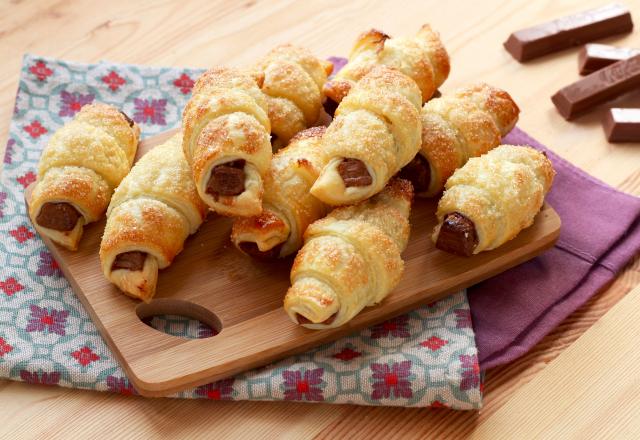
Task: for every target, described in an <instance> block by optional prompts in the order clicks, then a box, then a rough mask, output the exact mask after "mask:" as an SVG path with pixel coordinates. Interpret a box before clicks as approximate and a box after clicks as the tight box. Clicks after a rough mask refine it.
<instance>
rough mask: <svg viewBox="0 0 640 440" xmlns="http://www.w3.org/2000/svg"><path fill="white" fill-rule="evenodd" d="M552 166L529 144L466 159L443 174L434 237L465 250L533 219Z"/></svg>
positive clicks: (440, 244) (490, 244) (496, 240)
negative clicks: (466, 160) (444, 175)
mask: <svg viewBox="0 0 640 440" xmlns="http://www.w3.org/2000/svg"><path fill="white" fill-rule="evenodd" d="M554 175H555V171H554V169H553V166H552V165H551V162H550V161H549V159H547V157H546V156H545V155H544V154H542V153H540V152H539V151H536V150H534V149H533V148H531V147H516V146H513V145H501V146H499V147H497V148H495V149H493V150H491V151H490V152H488V153H486V154H485V155H483V156H480V157H476V158H472V159H470V160H469V161H468V162H467V163H466V164H465V165H464V166H463V167H462V168H460V169H458V170H457V171H456V172H455V173H454V174H453V176H451V177H450V178H449V180H447V183H446V186H445V188H446V190H445V192H444V195H443V196H442V198H441V199H440V202H439V203H438V211H437V217H438V225H437V226H436V228H435V230H434V232H433V241H434V242H435V244H436V247H437V248H438V249H441V250H444V251H447V252H451V253H454V254H457V255H462V256H470V255H473V254H477V253H479V252H482V251H486V250H491V249H495V248H497V247H499V246H501V245H503V244H504V243H506V242H507V241H509V240H511V239H513V238H514V237H516V236H517V235H518V234H519V233H520V231H522V230H523V229H525V228H528V227H529V226H531V225H532V224H533V220H534V218H535V216H536V214H537V213H538V211H540V208H541V207H542V203H543V202H544V197H545V195H546V194H547V192H548V191H549V189H550V188H551V184H552V182H553V177H554Z"/></svg>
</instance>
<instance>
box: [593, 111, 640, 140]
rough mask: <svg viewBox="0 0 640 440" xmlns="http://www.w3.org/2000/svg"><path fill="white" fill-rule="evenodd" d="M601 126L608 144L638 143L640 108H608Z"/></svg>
mask: <svg viewBox="0 0 640 440" xmlns="http://www.w3.org/2000/svg"><path fill="white" fill-rule="evenodd" d="M602 125H603V126H604V132H605V134H606V135H607V139H608V140H609V142H640V108H610V109H609V111H608V112H607V113H606V115H605V118H604V121H603V122H602Z"/></svg>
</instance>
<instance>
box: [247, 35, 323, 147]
mask: <svg viewBox="0 0 640 440" xmlns="http://www.w3.org/2000/svg"><path fill="white" fill-rule="evenodd" d="M256 69H257V70H258V71H260V72H262V73H263V74H264V82H263V84H262V91H263V92H264V93H265V94H266V95H267V103H268V107H269V120H270V121H271V142H272V145H273V150H274V151H277V150H278V149H279V148H281V147H283V146H285V145H287V144H288V142H289V140H290V139H291V138H292V137H293V136H294V135H295V134H296V133H298V132H300V131H302V130H304V129H305V128H307V127H311V126H312V125H314V124H315V123H316V121H318V118H319V116H320V111H321V110H322V99H323V93H322V87H323V86H324V84H325V83H326V82H327V76H328V75H330V74H331V71H332V70H333V64H331V63H330V62H329V61H324V60H321V59H318V58H316V57H315V56H313V54H312V53H311V52H309V51H308V50H307V49H305V48H302V47H297V46H293V45H291V44H284V45H281V46H277V47H276V48H274V49H273V50H271V51H270V52H269V53H268V54H267V55H266V56H265V57H264V58H263V59H262V60H260V61H259V62H258V63H257V64H256Z"/></svg>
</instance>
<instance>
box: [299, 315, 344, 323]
mask: <svg viewBox="0 0 640 440" xmlns="http://www.w3.org/2000/svg"><path fill="white" fill-rule="evenodd" d="M336 316H338V313H337V312H336V313H334V314H333V315H331V316H329V317H328V318H327V319H325V320H324V321H322V322H321V323H320V324H326V325H329V324H331V323H332V322H333V321H335V319H336ZM296 319H297V320H298V324H313V322H311V321H310V320H308V319H307V318H305V317H304V316H302V315H301V314H300V313H296Z"/></svg>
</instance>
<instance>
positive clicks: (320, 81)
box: [29, 25, 555, 329]
mask: <svg viewBox="0 0 640 440" xmlns="http://www.w3.org/2000/svg"><path fill="white" fill-rule="evenodd" d="M332 69H333V66H332V64H331V63H329V62H327V61H324V60H321V59H318V58H316V57H315V56H313V55H312V54H311V53H310V52H309V51H307V50H306V49H304V48H301V47H296V46H293V45H283V46H279V47H277V48H275V49H273V50H272V51H271V52H269V53H268V54H267V55H266V56H265V57H264V58H263V59H262V60H260V61H259V62H258V63H256V64H255V65H254V66H251V67H250V68H246V69H238V68H228V67H216V68H213V69H211V70H209V71H207V72H205V73H204V74H203V75H202V76H201V77H200V78H199V79H198V81H197V82H196V84H195V86H194V88H193V95H192V97H191V99H190V101H189V102H188V104H187V105H186V107H185V109H184V112H183V117H182V130H181V131H180V132H179V133H178V134H176V135H175V136H173V137H172V138H170V139H169V140H168V141H166V142H165V143H164V144H162V145H160V146H157V147H155V148H153V149H152V150H151V151H150V152H148V153H147V154H145V155H144V156H143V157H142V158H141V159H140V160H139V161H137V163H135V165H134V163H133V162H134V157H135V155H136V149H137V145H138V138H139V135H140V129H139V127H138V126H137V125H136V123H135V122H134V121H132V120H131V119H130V118H129V117H128V116H127V115H126V114H124V113H122V112H121V111H119V110H118V109H116V108H114V107H113V106H110V105H106V104H99V103H96V104H91V105H86V106H84V107H83V108H82V109H81V111H80V112H79V113H78V114H77V115H76V116H75V117H74V119H73V120H72V121H70V122H68V123H67V124H65V125H64V126H63V127H62V128H60V129H59V130H58V131H57V132H56V133H55V134H54V135H53V136H52V137H51V138H50V140H49V142H48V145H47V146H46V147H45V149H44V152H43V154H42V158H41V160H40V165H39V170H38V179H37V182H36V184H35V188H34V189H33V193H32V198H31V203H30V206H29V215H30V217H31V219H32V222H33V224H34V225H35V227H36V229H37V230H38V231H39V233H40V234H42V235H44V236H47V237H49V238H50V239H51V240H53V241H54V242H56V243H58V244H59V245H61V246H64V247H66V248H68V249H71V250H75V249H77V246H78V243H79V241H80V239H81V236H82V231H83V227H84V226H85V225H86V224H89V223H91V222H95V221H97V220H99V219H100V218H101V217H102V216H103V215H104V213H105V212H106V215H107V222H106V226H105V229H104V234H103V237H102V242H101V245H100V261H101V265H102V270H103V272H104V275H105V276H106V277H107V279H108V280H109V281H110V282H112V283H113V284H115V285H116V286H118V287H119V288H120V289H121V290H122V291H123V292H124V293H126V294H127V295H130V296H132V297H135V298H139V299H142V300H144V301H150V300H151V299H152V297H153V296H154V294H155V290H156V283H157V278H158V271H159V270H160V269H164V268H166V267H167V266H169V265H170V264H171V262H172V260H173V259H174V258H175V257H176V255H177V254H178V253H180V251H181V250H182V248H183V244H184V241H185V239H186V238H187V237H188V236H189V235H190V234H193V233H195V232H196V231H197V230H198V228H199V227H200V225H201V224H202V223H203V221H204V220H205V217H206V215H207V212H208V211H209V210H213V211H215V212H217V213H219V214H222V215H226V216H232V217H234V221H233V227H232V232H231V240H232V242H233V243H234V245H235V246H236V247H237V248H238V249H239V250H240V251H242V252H244V253H246V254H248V255H250V256H253V257H261V258H281V257H286V256H288V255H292V254H295V253H297V255H296V257H295V261H294V263H293V267H292V269H291V287H290V288H289V290H288V291H287V293H286V296H285V299H284V307H285V310H286V312H287V313H288V315H289V316H290V317H291V319H292V320H293V321H294V322H296V323H299V324H301V325H304V326H306V327H308V328H315V329H320V328H328V327H336V326H340V325H342V324H344V323H345V322H347V321H349V320H350V319H352V318H353V317H354V316H355V315H356V314H357V313H358V312H360V311H361V310H362V309H363V308H364V307H366V306H371V305H374V304H377V303H379V302H380V301H382V299H383V298H384V297H385V296H386V295H388V294H389V293H390V292H391V291H392V290H393V288H394V287H395V286H396V285H397V284H398V282H399V280H400V278H401V275H402V272H403V261H402V258H401V253H402V251H403V250H404V249H405V247H406V245H407V242H408V239H409V232H410V225H409V213H410V209H411V204H412V200H413V196H414V192H415V194H416V195H418V196H422V197H434V196H438V195H440V194H442V197H441V199H440V201H439V205H438V210H437V218H438V225H437V226H436V228H435V230H434V233H433V241H434V243H435V245H436V247H437V248H439V249H442V250H443V251H447V252H452V253H455V254H458V255H463V256H470V255H473V254H477V253H478V252H481V251H485V250H490V249H494V248H496V247H498V246H500V245H502V244H504V243H505V242H507V241H508V240H511V239H512V238H513V237H515V236H516V235H517V234H518V233H519V232H520V231H521V230H522V229H524V228H526V227H528V226H530V225H531V224H532V223H533V220H534V217H535V215H536V214H537V212H538V211H539V210H540V208H541V207H542V203H543V200H544V197H545V195H546V193H547V192H548V191H549V188H550V186H551V184H552V181H553V177H554V174H555V172H554V170H553V168H552V166H551V163H550V162H549V160H548V159H547V158H546V156H545V155H543V154H541V153H539V152H537V151H536V150H534V149H532V148H530V147H526V146H518V147H516V146H510V145H502V146H499V145H500V141H501V138H502V137H503V136H504V135H506V134H507V133H508V132H509V131H510V130H511V129H512V128H513V127H514V125H515V123H516V121H517V119H518V113H519V109H518V107H517V106H516V104H515V103H514V102H513V100H512V99H511V97H510V96H509V94H508V93H507V92H505V91H503V90H500V89H497V88H494V87H491V86H489V85H487V84H482V83H479V84H473V85H470V86H467V87H462V88H459V89H457V90H455V91H453V92H451V93H449V94H445V95H442V96H441V97H434V95H435V94H437V91H438V88H439V87H440V86H441V85H442V84H443V82H444V81H445V80H446V78H447V76H448V75H449V69H450V65H449V56H448V54H447V51H446V50H445V48H444V46H443V44H442V42H441V40H440V37H439V35H438V34H437V33H436V32H434V31H433V30H432V29H431V27H430V26H428V25H425V26H423V27H422V28H421V29H420V30H419V31H418V33H417V34H416V35H414V36H412V37H406V38H391V37H389V36H388V35H385V34H384V33H382V32H380V31H376V30H371V31H368V32H366V33H364V34H362V35H361V36H360V37H359V38H358V40H357V41H356V43H355V45H354V47H353V49H352V51H351V54H350V56H349V61H348V63H347V64H346V66H344V68H342V70H340V71H339V72H338V73H337V74H336V75H335V76H334V77H332V78H329V76H330V74H331V73H332ZM438 94H439V93H438ZM443 190H444V193H443Z"/></svg>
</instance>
